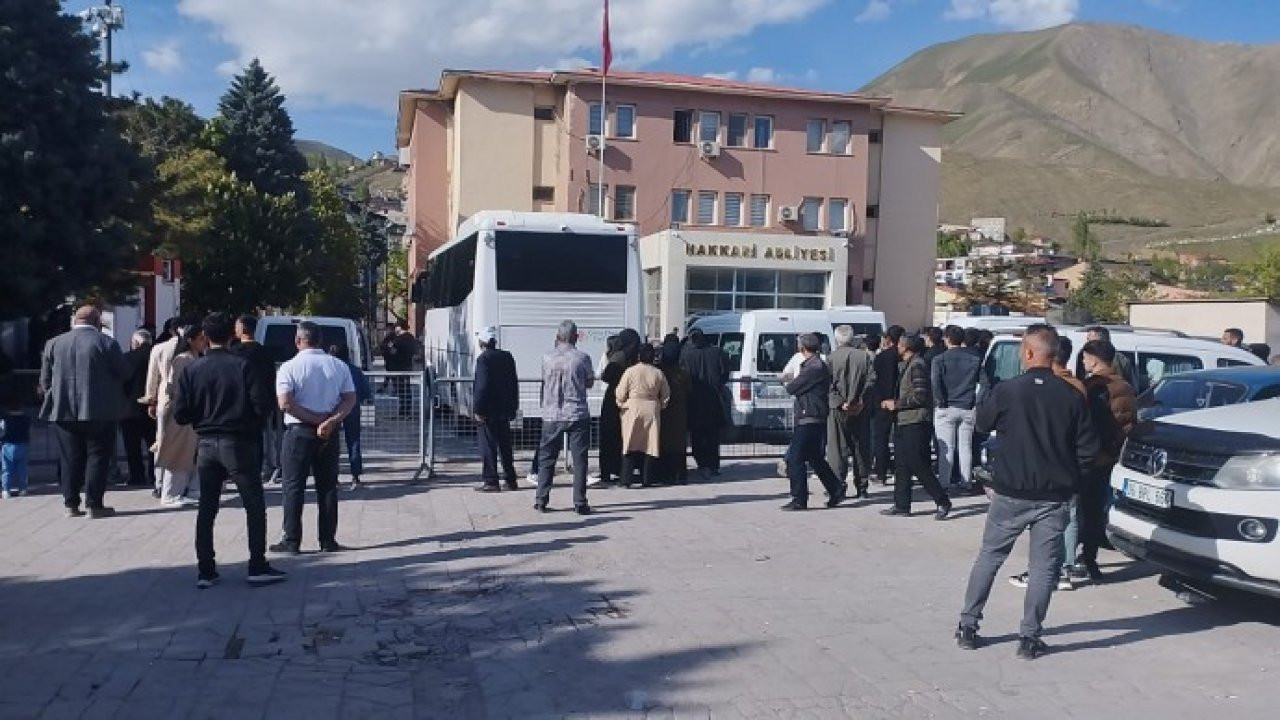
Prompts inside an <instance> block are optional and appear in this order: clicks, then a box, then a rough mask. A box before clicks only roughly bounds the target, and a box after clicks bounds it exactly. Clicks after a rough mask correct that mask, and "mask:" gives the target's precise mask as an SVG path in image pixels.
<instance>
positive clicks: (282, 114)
mask: <svg viewBox="0 0 1280 720" xmlns="http://www.w3.org/2000/svg"><path fill="white" fill-rule="evenodd" d="M284 101H285V98H284V95H282V94H280V89H279V88H278V87H276V84H275V80H273V79H272V78H271V76H270V75H268V74H267V71H266V70H264V69H263V67H262V63H260V62H258V60H257V59H256V58H255V59H254V60H253V61H252V62H250V63H249V66H248V67H247V68H245V69H244V72H242V73H241V74H240V75H238V76H236V77H235V78H234V79H232V81H231V88H230V89H229V90H227V92H226V94H224V95H223V96H222V100H221V101H219V103H218V122H217V123H215V125H214V126H213V128H212V129H211V130H212V133H211V135H212V137H211V141H212V142H213V143H214V145H213V147H214V148H215V149H216V150H217V152H218V154H219V155H221V156H222V158H223V159H224V160H226V163H227V168H228V169H229V170H231V172H233V173H235V174H236V177H238V178H240V179H241V180H242V181H245V182H248V183H250V184H252V185H253V186H254V187H256V188H257V189H258V190H259V191H260V192H264V193H267V194H268V195H286V194H288V193H295V194H296V195H297V196H298V198H299V201H300V204H301V206H303V207H305V206H306V205H307V196H306V192H307V184H306V182H305V181H304V180H303V179H302V174H303V173H305V172H306V171H307V161H306V158H304V157H303V156H302V153H300V152H298V148H297V147H296V146H295V145H294V144H293V120H292V119H290V117H289V113H288V111H286V110H285V108H284Z"/></svg>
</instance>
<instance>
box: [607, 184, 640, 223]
mask: <svg viewBox="0 0 1280 720" xmlns="http://www.w3.org/2000/svg"><path fill="white" fill-rule="evenodd" d="M613 218H614V219H615V220H635V219H636V188H635V186H634V185H619V186H618V189H617V190H615V191H614V196H613Z"/></svg>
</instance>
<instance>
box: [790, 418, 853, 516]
mask: <svg viewBox="0 0 1280 720" xmlns="http://www.w3.org/2000/svg"><path fill="white" fill-rule="evenodd" d="M826 437H827V425H826V423H805V424H803V425H796V429H795V433H794V434H792V436H791V444H790V445H788V446H787V455H786V459H787V477H788V479H790V481H791V499H792V500H793V501H794V502H796V503H798V504H800V505H808V504H809V473H808V472H807V471H806V470H805V466H806V465H807V466H808V467H811V468H813V471H814V472H815V473H817V475H818V480H820V481H821V482H822V487H824V488H826V490H827V495H829V496H831V497H832V498H837V497H840V496H841V495H843V494H844V481H843V480H841V479H840V478H837V477H836V474H835V473H834V472H833V471H832V470H831V466H830V465H828V464H827V455H826V453H827V450H826V446H825V444H824V442H825V440H826Z"/></svg>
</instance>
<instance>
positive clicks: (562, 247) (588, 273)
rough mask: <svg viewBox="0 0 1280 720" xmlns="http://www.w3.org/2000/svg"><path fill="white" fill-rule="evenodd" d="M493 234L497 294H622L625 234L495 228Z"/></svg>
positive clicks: (625, 258) (625, 248)
mask: <svg viewBox="0 0 1280 720" xmlns="http://www.w3.org/2000/svg"><path fill="white" fill-rule="evenodd" d="M494 236H495V241H494V242H495V244H494V252H495V257H496V261H497V275H498V278H497V279H498V290H499V291H510V292H548V293H549V292H571V293H572V292H576V293H615V294H620V293H625V292H627V240H628V238H627V236H626V235H623V234H621V233H619V234H618V235H580V234H576V233H552V232H521V231H519V230H498V231H496V232H495V233H494ZM568 258H572V262H570V261H568Z"/></svg>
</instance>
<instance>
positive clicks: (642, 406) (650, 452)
mask: <svg viewBox="0 0 1280 720" xmlns="http://www.w3.org/2000/svg"><path fill="white" fill-rule="evenodd" d="M656 356H657V353H656V352H655V351H654V349H653V346H652V345H642V346H641V347H640V352H639V353H638V360H639V362H637V363H636V364H635V365H632V366H631V367H629V368H627V371H626V372H624V373H623V374H622V379H620V380H619V381H618V389H617V398H618V407H619V408H620V409H621V411H622V453H623V454H622V484H623V485H624V486H626V487H631V484H632V483H633V482H634V474H635V470H636V465H637V464H639V465H640V466H641V467H642V468H643V470H642V474H641V485H643V486H644V487H649V486H651V485H656V484H657V474H656V473H657V464H658V463H657V460H658V453H659V450H660V448H661V443H660V431H659V427H660V424H661V417H662V408H664V407H666V405H667V401H668V400H670V399H671V388H670V387H668V386H667V379H666V378H665V377H664V376H663V375H662V371H661V370H659V369H658V368H656V367H654V366H653V362H654V360H655V358H656Z"/></svg>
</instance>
